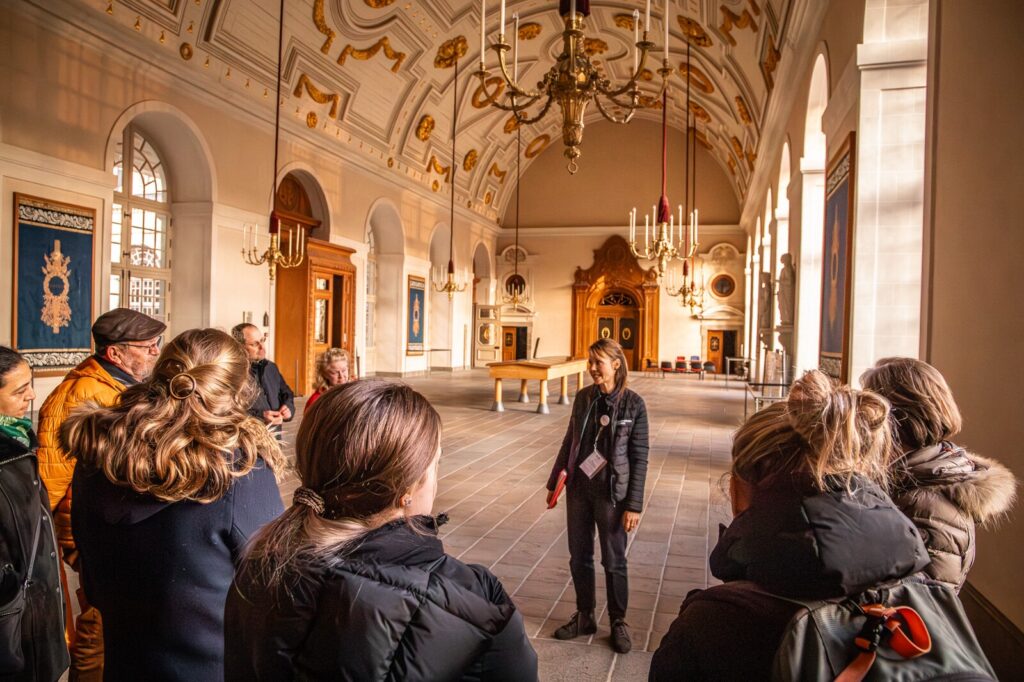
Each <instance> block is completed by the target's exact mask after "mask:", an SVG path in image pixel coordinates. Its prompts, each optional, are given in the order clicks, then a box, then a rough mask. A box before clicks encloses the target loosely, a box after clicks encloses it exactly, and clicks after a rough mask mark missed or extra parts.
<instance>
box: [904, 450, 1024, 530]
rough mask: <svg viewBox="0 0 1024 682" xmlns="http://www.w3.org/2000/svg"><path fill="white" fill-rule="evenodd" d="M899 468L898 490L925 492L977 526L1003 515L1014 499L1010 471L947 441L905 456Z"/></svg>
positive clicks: (1014, 479)
mask: <svg viewBox="0 0 1024 682" xmlns="http://www.w3.org/2000/svg"><path fill="white" fill-rule="evenodd" d="M902 465H903V472H902V473H903V476H902V481H900V483H898V484H897V488H899V489H901V490H903V491H909V490H911V489H913V488H928V489H930V490H932V491H933V492H936V493H939V494H941V495H943V496H945V497H946V498H948V499H949V500H950V501H951V502H953V503H954V504H955V505H956V506H957V507H959V508H960V510H961V512H962V513H964V514H966V515H967V516H969V517H971V518H972V519H973V520H974V522H975V523H978V524H982V525H984V524H986V523H988V522H991V521H994V520H997V519H998V518H999V517H1000V516H1003V515H1005V514H1006V513H1007V512H1009V511H1010V508H1011V507H1012V506H1013V503H1014V502H1015V501H1016V498H1017V479H1016V477H1014V475H1013V473H1012V472H1011V471H1010V470H1009V469H1007V468H1006V467H1005V466H1003V465H1002V464H1000V463H999V462H997V461H995V460H993V459H988V458H986V457H982V456H981V455H976V454H974V453H973V452H968V451H967V450H966V449H964V448H962V447H960V446H959V445H956V444H955V443H951V442H949V441H944V442H942V443H940V444H939V445H933V446H930V447H927V448H922V449H920V450H915V451H914V452H910V453H907V455H905V456H904V458H903V460H902ZM897 494H898V493H897Z"/></svg>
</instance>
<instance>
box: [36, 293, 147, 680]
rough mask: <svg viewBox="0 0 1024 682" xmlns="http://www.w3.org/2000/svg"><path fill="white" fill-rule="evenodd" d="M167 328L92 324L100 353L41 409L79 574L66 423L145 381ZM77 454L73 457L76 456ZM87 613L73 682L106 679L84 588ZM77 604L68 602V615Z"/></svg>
mask: <svg viewBox="0 0 1024 682" xmlns="http://www.w3.org/2000/svg"><path fill="white" fill-rule="evenodd" d="M166 329H167V325H165V324H164V323H163V322H160V321H159V320H154V319H153V318H152V317H149V316H148V315H144V314H142V313H139V312H136V311H134V310H129V309H128V308H115V309H114V310H111V311H110V312H108V313H103V314H102V315H100V316H99V317H98V318H96V321H95V322H94V323H93V325H92V338H93V341H95V343H96V354H95V355H90V356H89V357H88V358H86V359H85V360H84V361H82V363H81V364H80V365H78V367H75V368H74V369H73V370H71V371H70V372H69V373H68V375H67V376H66V377H64V381H62V382H61V383H60V385H59V386H57V388H56V389H54V391H53V393H51V394H50V396H49V397H48V398H47V399H46V402H44V403H43V406H42V407H41V408H40V409H39V431H38V437H39V451H38V453H37V456H38V458H39V474H40V476H41V477H42V479H43V482H45V483H46V490H47V492H48V493H49V495H50V509H51V510H52V511H53V516H54V526H55V530H56V531H57V540H58V541H59V543H60V546H61V550H62V552H63V554H64V561H66V562H67V563H68V564H69V565H70V566H71V567H72V568H73V569H74V570H75V571H78V550H77V549H76V548H75V543H74V540H73V539H72V537H71V477H72V475H73V474H74V471H75V463H74V460H73V459H70V458H69V457H67V455H66V454H65V453H64V451H63V450H62V449H61V447H60V441H59V439H58V434H59V433H60V427H61V424H63V423H64V420H65V419H66V418H67V416H68V415H69V414H70V413H71V411H72V410H73V409H75V408H76V407H78V406H79V405H82V404H84V403H86V402H92V403H96V404H98V405H100V406H102V407H109V406H111V405H113V404H114V403H115V402H117V398H118V396H120V395H121V393H122V392H123V391H124V390H125V388H127V387H128V386H131V385H132V384H137V383H139V382H140V381H145V380H146V379H148V378H149V375H150V374H151V373H152V372H153V367H154V365H156V360H157V357H158V356H159V355H160V337H161V335H162V334H163V333H164V331H165V330H166ZM73 455H74V453H72V456H73ZM78 602H79V605H80V606H81V609H82V614H81V615H80V616H79V617H78V621H77V623H76V627H75V630H76V633H75V635H74V636H72V637H71V671H70V673H71V674H70V678H71V680H72V682H75V681H76V680H83V681H84V680H102V679H103V628H102V622H101V620H100V614H99V611H97V610H96V609H95V608H94V607H91V606H89V604H88V603H86V601H85V595H84V593H83V592H82V590H81V589H79V590H78ZM70 612H71V605H70V603H69V604H68V613H70Z"/></svg>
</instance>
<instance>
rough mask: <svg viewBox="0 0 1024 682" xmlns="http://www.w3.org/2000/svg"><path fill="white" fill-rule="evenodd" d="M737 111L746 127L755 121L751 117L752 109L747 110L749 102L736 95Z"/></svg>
mask: <svg viewBox="0 0 1024 682" xmlns="http://www.w3.org/2000/svg"><path fill="white" fill-rule="evenodd" d="M735 101H736V111H738V112H739V115H740V120H741V121H743V122H744V123H745V124H746V125H750V124H752V123H753V122H754V119H752V118H751V117H750V109H748V108H747V102H746V101H745V100H744V99H743V98H742V97H741V96H739V95H736V98H735Z"/></svg>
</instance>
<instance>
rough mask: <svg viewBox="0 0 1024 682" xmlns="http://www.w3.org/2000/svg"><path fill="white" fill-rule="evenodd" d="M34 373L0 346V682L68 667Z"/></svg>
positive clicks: (40, 678)
mask: <svg viewBox="0 0 1024 682" xmlns="http://www.w3.org/2000/svg"><path fill="white" fill-rule="evenodd" d="M35 397H36V395H35V393H34V392H33V390H32V369H31V368H30V367H29V366H28V363H27V362H25V360H24V358H22V356H21V355H20V354H19V353H18V352H17V351H14V350H12V349H10V348H7V347H6V346H0V507H2V508H3V512H2V513H0V681H2V682H22V681H24V682H53V681H54V680H56V679H58V678H59V677H60V676H61V674H62V673H63V672H64V671H65V670H67V668H68V664H69V662H70V661H69V658H68V650H67V645H66V644H65V641H64V599H63V595H62V593H61V587H60V565H59V564H58V561H59V559H58V558H57V541H56V537H55V536H54V533H53V528H52V523H53V522H52V520H51V518H50V505H49V504H48V502H47V494H46V487H45V486H44V485H43V484H42V483H41V482H40V479H39V463H38V462H37V461H36V454H35V452H36V447H37V445H38V443H37V441H36V435H35V433H33V431H32V422H31V421H30V420H29V419H28V418H26V417H25V415H26V413H27V412H28V408H29V404H30V403H31V402H32V401H33V400H35Z"/></svg>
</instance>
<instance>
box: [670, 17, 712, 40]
mask: <svg viewBox="0 0 1024 682" xmlns="http://www.w3.org/2000/svg"><path fill="white" fill-rule="evenodd" d="M678 19H679V28H680V29H682V31H683V36H684V37H685V38H686V39H687V40H689V41H690V44H692V45H696V46H697V47H711V45H712V42H711V36H709V35H708V32H707V31H705V30H704V27H703V26H701V25H700V24H698V23H697V22H696V21H694V20H693V19H690V18H689V17H684V16H683V15H681V14H680V15H679V17H678Z"/></svg>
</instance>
